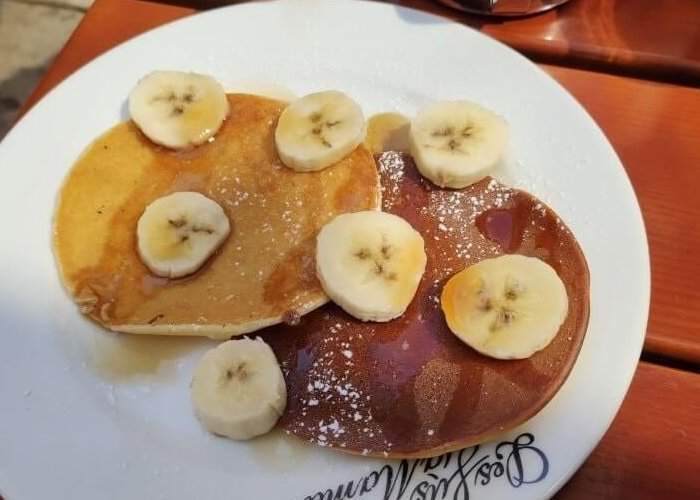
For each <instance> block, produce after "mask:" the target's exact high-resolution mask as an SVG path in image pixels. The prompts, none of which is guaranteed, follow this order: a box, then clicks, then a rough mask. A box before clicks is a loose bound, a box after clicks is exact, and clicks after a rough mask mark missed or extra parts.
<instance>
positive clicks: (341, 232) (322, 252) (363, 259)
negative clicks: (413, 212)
mask: <svg viewBox="0 0 700 500" xmlns="http://www.w3.org/2000/svg"><path fill="white" fill-rule="evenodd" d="M425 263H426V255H425V249H424V242H423V237H422V236H421V235H420V233H418V231H416V230H415V229H413V227H411V225H410V224H409V223H408V222H406V221H405V220H404V219H402V218H401V217H398V216H396V215H392V214H388V213H385V212H379V211H373V210H372V211H365V212H355V213H350V214H343V215H339V216H338V217H336V218H335V219H333V220H332V221H331V222H329V223H328V224H326V225H325V226H324V227H323V228H322V229H321V231H320V232H319V234H318V238H317V242H316V272H317V274H318V277H319V281H320V282H321V285H322V286H323V289H324V290H325V292H326V293H327V294H328V296H329V297H330V298H331V299H332V300H333V301H334V302H335V303H336V304H338V305H339V306H340V307H342V308H343V309H344V310H345V311H346V312H348V313H349V314H351V315H353V316H354V317H356V318H358V319H361V320H363V321H389V320H391V319H394V318H396V317H398V316H400V315H401V314H403V312H404V311H405V310H406V308H407V307H408V305H409V304H410V303H411V300H413V296H414V295H415V293H416V289H417V288H418V284H419V283H420V280H421V277H422V276H423V272H424V271H425Z"/></svg>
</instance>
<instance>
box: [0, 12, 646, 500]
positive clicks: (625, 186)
mask: <svg viewBox="0 0 700 500" xmlns="http://www.w3.org/2000/svg"><path fill="white" fill-rule="evenodd" d="M157 68H158V69H165V68H173V69H183V70H194V71H200V72H204V73H210V74H213V75H215V76H216V77H218V78H219V79H220V80H221V81H222V82H223V83H224V84H225V85H227V86H228V87H229V88H233V87H240V86H242V85H250V84H254V83H253V82H266V83H275V84H280V85H284V86H286V87H289V88H291V89H292V90H293V91H295V92H297V93H299V94H302V93H306V92H310V91H313V90H317V89H325V88H340V89H344V90H345V91H347V92H348V93H349V94H350V95H352V96H354V97H355V98H356V99H357V100H358V101H359V102H360V103H362V105H363V107H364V108H365V112H366V114H367V115H369V114H371V113H373V112H378V111H386V110H397V111H400V112H403V113H405V114H408V115H411V114H413V113H414V112H415V111H416V110H417V108H419V107H420V106H422V105H424V104H425V103H427V102H430V101H432V100H435V99H445V98H464V97H466V98H470V99H473V100H475V101H478V102H480V103H483V104H484V105H486V106H488V107H490V108H492V109H494V110H496V111H497V112H499V113H501V114H502V115H504V116H505V117H506V118H507V120H508V121H509V122H510V125H511V130H512V140H511V144H510V150H509V152H508V157H507V161H506V162H505V167H504V168H503V169H502V171H501V172H499V174H498V177H500V178H501V179H503V180H505V181H506V182H509V183H512V184H515V185H517V186H520V187H523V188H525V189H527V190H529V191H531V192H533V193H534V194H535V195H537V196H539V197H540V198H542V199H544V200H545V201H546V202H548V203H549V204H550V205H551V206H552V207H553V208H554V209H555V210H556V211H557V212H558V213H559V214H560V215H561V216H562V217H563V218H564V219H565V220H566V222H567V223H568V225H569V226H570V228H571V229H572V230H573V231H574V233H575V234H576V236H577V238H578V241H579V242H580V244H581V246H582V247H583V250H584V252H585V254H586V257H587V259H588V263H589V266H590V271H591V279H592V283H591V317H590V326H589V329H588V334H587V337H586V340H585V342H584V345H583V349H582V350H581V354H580V357H579V359H578V361H577V363H576V365H575V367H574V369H573V372H572V373H571V376H570V377H569V379H568V381H567V382H566V384H565V385H564V387H563V388H562V389H561V391H560V392H559V393H558V394H557V396H556V397H555V398H554V399H553V400H552V401H551V402H550V404H548V405H547V406H546V408H545V409H544V410H543V411H542V412H540V413H539V414H538V415H537V416H536V417H535V418H533V419H532V420H531V421H529V422H527V423H526V424H525V425H523V426H522V427H521V428H519V429H516V430H514V431H513V432H510V433H508V434H506V435H504V436H503V437H502V438H501V439H500V440H499V441H498V442H495V443H490V444H485V445H482V446H481V447H479V448H474V449H468V450H465V451H464V452H462V453H453V454H452V455H450V456H449V457H442V458H440V459H434V460H430V461H417V462H415V461H410V462H408V461H407V462H383V461H380V460H372V459H363V458H361V457H360V458H358V457H350V456H344V455H341V454H338V453H334V452H332V451H329V450H325V449H320V448H311V447H308V446H302V445H299V444H297V443H296V442H295V441H293V440H292V439H291V438H287V437H286V436H282V435H280V434H273V435H272V436H269V437H265V438H262V439H260V440H257V441H254V442H252V443H236V442H232V441H228V440H223V439H218V438H215V437H213V436H211V435H209V434H207V433H206V432H204V431H203V430H202V429H201V427H200V426H199V425H198V423H197V422H196V420H195V418H194V417H193V415H192V411H191V407H190V402H189V397H188V384H189V379H190V374H191V370H192V365H193V362H194V361H195V360H196V359H197V357H198V356H199V354H200V353H201V352H202V351H203V350H204V349H205V348H206V347H207V346H208V345H209V344H208V343H207V342H206V341H201V342H191V343H189V344H186V345H183V344H182V343H180V344H179V345H178V346H176V347H167V345H166V344H165V343H161V344H158V345H160V346H161V347H162V349H159V350H160V351H161V354H160V355H158V356H157V357H156V358H157V360H160V364H159V365H158V366H157V367H154V366H148V365H149V363H148V362H147V361H144V359H140V361H139V362H138V363H137V365H138V369H135V370H131V371H129V373H122V372H121V371H120V370H119V369H118V368H115V367H114V366H111V365H110V364H109V362H108V359H109V358H110V356H116V357H117V359H118V357H119V353H120V352H122V351H120V349H121V350H123V349H127V347H128V346H129V345H130V346H132V347H133V345H132V344H128V345H127V346H126V347H125V346H124V345H122V344H121V343H120V342H121V341H120V340H118V339H116V338H115V337H114V336H112V335H110V334H107V333H105V332H103V331H101V330H100V329H99V328H97V327H96V326H95V325H93V324H91V323H89V322H87V321H85V320H84V319H83V318H82V317H81V316H80V314H79V313H78V311H77V309H76V307H75V306H74V305H73V303H72V302H71V301H70V299H69V298H68V297H67V296H66V294H65V293H64V291H63V289H62V288H61V285H60V283H59V281H58V277H57V273H56V269H55V265H54V261H53V258H52V254H51V249H50V232H51V229H50V224H51V215H52V211H53V206H54V199H55V195H56V193H57V191H58V190H59V187H60V184H61V180H62V179H63V177H64V176H65V174H66V172H67V171H68V169H69V168H70V167H71V164H72V163H73V162H74V160H75V159H76V158H77V157H78V155H79V154H80V152H81V150H82V149H83V148H84V147H85V146H86V145H87V144H88V143H89V142H90V141H91V140H92V139H93V138H94V137H95V136H97V135H98V134H100V133H102V132H103V131H105V130H106V129H107V128H109V127H111V126H112V125H114V124H115V123H116V122H117V121H119V120H120V119H123V118H124V116H125V115H124V102H125V97H126V96H127V94H128V92H129V90H130V89H131V88H132V86H133V85H134V83H135V82H136V81H137V80H138V78H139V77H141V76H142V75H144V74H145V73H147V72H149V71H151V70H153V69H157ZM0 166H1V167H2V171H1V175H2V177H1V178H2V182H1V183H0V213H2V214H3V216H2V219H3V223H2V225H3V231H2V244H0V262H2V274H1V279H0V335H1V338H2V343H1V344H0V493H2V495H4V496H5V497H6V500H19V499H34V498H71V499H76V500H78V499H90V500H92V499H98V498H99V499H124V498H148V499H157V498H176V499H268V498H269V499H283V498H284V499H286V498H290V499H303V498H313V499H319V500H321V499H325V498H329V499H330V498H337V499H342V498H350V497H351V496H353V495H354V498H385V499H391V500H395V499H399V498H401V499H408V498H411V499H414V498H424V497H425V498H433V497H431V496H430V494H431V492H432V491H434V490H433V489H432V488H438V490H437V492H438V495H437V496H436V498H443V496H440V495H442V493H443V492H444V491H446V492H447V494H446V495H445V498H447V497H449V498H467V493H468V495H469V498H490V499H497V498H541V497H546V496H549V495H551V494H553V493H554V492H555V491H556V490H557V489H558V488H559V487H560V486H562V484H563V483H564V482H565V481H566V480H567V479H568V478H569V477H570V475H571V474H573V472H574V471H575V470H576V469H577V467H578V466H579V465H580V464H581V463H582V461H583V460H584V459H585V458H586V456H587V455H588V454H589V453H590V451H591V450H592V449H593V447H594V446H595V445H596V443H597V442H598V440H599V439H600V438H601V436H602V435H603V433H604V432H605V430H606V429H607V427H608V425H609V424H610V422H611V420H612V418H613V416H614V415H615V412H616V411H617V409H618V407H619V405H620V403H621V401H622V398H623V396H624V394H625V392H626V390H627V387H628V385H629V382H630V379H631V377H632V374H633V372H634V369H635V367H636V364H637V359H638V356H639V352H640V349H641V345H642V339H643V335H644V331H645V325H646V320H647V311H648V303H649V261H648V251H647V244H646V238H645V234H644V228H643V225H642V219H641V216H640V212H639V208H638V205H637V202H636V199H635V196H634V193H633V191H632V189H631V187H630V184H629V181H628V179H627V177H626V176H625V172H624V170H623V168H622V165H621V164H620V162H619V160H618V159H617V156H616V155H615V152H614V151H613V149H612V148H611V147H610V144H609V143H608V142H607V140H606V139H605V137H604V136H603V134H602V133H601V131H600V130H599V129H598V127H597V126H596V124H595V123H594V122H593V120H592V119H591V118H590V117H589V116H588V115H587V114H586V112H585V111H584V110H583V109H582V108H581V106H580V105H579V104H577V103H576V101H574V99H573V98H572V97H571V96H570V95H569V94H568V93H567V92H566V91H564V90H563V89H562V88H561V87H560V86H559V85H558V84H557V83H555V82H554V81H553V80H552V79H551V78H550V77H548V76H547V75H546V74H545V73H543V72H542V71H540V70H539V69H538V68H537V67H536V66H535V65H533V64H531V63H530V62H528V61H527V60H526V59H524V58H523V57H521V56H519V55H518V54H517V53H515V52H514V51H512V50H510V49H508V48H506V47H504V46H503V45H501V44H499V43H497V42H495V41H493V40H491V39H489V38H487V37H485V36H483V35H481V34H479V33H478V32H476V31H472V30H470V29H467V28H464V27H463V26H460V25H457V24H454V23H451V22H448V21H445V20H442V19H440V18H437V17H432V16H428V15H424V14H421V13H418V12H416V11H412V10H405V9H401V8H396V7H392V6H389V5H385V4H377V3H365V2H359V1H333V0H289V1H279V2H264V3H248V4H244V5H240V6H235V7H230V8H225V9H220V10H215V11H211V12H207V13H204V14H201V15H198V16H193V17H190V18H188V19H184V20H182V21H179V22H175V23H172V24H169V25H166V26H163V27H161V28H159V29H157V30H154V31H152V32H149V33H147V34H145V35H142V36H140V37H137V38H135V39H133V40H131V41H129V42H128V43H126V44H123V45H121V46H119V47H117V48H116V49H114V50H112V51H110V52H108V53H107V54H105V55H103V56H101V57H99V58H98V59H96V60H95V61H93V62H91V63H90V64H88V65H87V66H85V67H84V68H82V69H81V70H80V71H78V72H77V73H76V74H75V75H73V76H72V77H70V78H68V79H67V80H66V81H65V82H64V83H63V84H61V85H59V86H58V87H57V88H56V89H55V90H54V91H53V92H51V93H50V94H49V95H48V96H47V97H46V98H44V99H43V100H42V101H41V102H40V103H39V104H38V105H37V106H36V107H35V108H34V109H33V110H32V111H31V112H30V113H29V114H28V115H27V116H26V117H25V118H24V119H23V120H22V121H21V123H19V124H18V125H17V126H16V127H15V128H14V130H12V132H10V134H9V135H8V136H7V137H6V139H5V140H4V141H3V143H2V145H1V146H0ZM85 244H88V245H89V244H90V242H88V241H86V242H85ZM623 263H624V265H623ZM154 342H155V341H154ZM149 345H150V344H136V349H137V350H139V349H141V348H143V349H146V348H147V347H148V346H149ZM151 348H152V346H151ZM127 350H128V349H127ZM132 350H133V349H132ZM148 352H151V353H152V352H157V351H154V350H153V349H151V350H149V351H148ZM132 356H133V353H132ZM531 439H532V440H534V441H533V442H530V440H531ZM499 442H502V443H503V444H501V446H500V447H498V446H497V445H498V444H499ZM350 481H352V483H349V482H350ZM339 487H340V488H342V491H340V493H338V491H339V490H338V488H339ZM327 490H330V491H328V492H327ZM443 490H444V491H443ZM421 492H424V493H426V495H423V496H421V495H422V493H421ZM334 495H336V496H334ZM412 495H413V496H412Z"/></svg>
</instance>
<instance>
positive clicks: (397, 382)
mask: <svg viewBox="0 0 700 500" xmlns="http://www.w3.org/2000/svg"><path fill="white" fill-rule="evenodd" d="M378 163H379V167H380V174H381V182H382V194H383V205H384V209H385V210H386V211H389V212H392V213H394V214H397V215H399V216H401V217H403V218H405V219H406V220H408V221H409V222H410V223H411V224H412V225H413V226H414V227H415V228H416V229H417V230H418V231H420V233H421V234H422V235H423V237H424V239H425V243H426V253H427V256H428V264H427V268H426V273H425V275H424V277H423V280H422V282H421V285H420V287H419V289H418V292H417V294H416V297H415V299H414V300H413V302H412V303H411V305H410V306H409V308H408V310H407V311H406V313H405V314H404V315H403V316H402V317H400V318H399V319H397V320H394V321H391V322H389V323H363V322H361V321H358V320H356V319H354V318H352V317H351V316H349V315H347V314H346V313H344V312H343V311H342V310H341V309H340V308H338V307H337V306H335V305H332V304H331V305H328V306H326V307H324V308H322V309H319V310H316V311H314V312H313V313H311V314H309V315H307V316H305V317H304V318H302V320H301V323H300V324H299V325H298V326H288V325H279V326H276V327H272V328H269V329H267V330H265V331H264V333H265V335H264V338H265V340H266V341H268V342H269V343H270V344H271V345H272V346H273V349H274V350H275V353H276V354H277V356H278V358H279V360H280V362H281V363H282V365H283V370H284V372H285V376H286V380H287V390H288V406H287V410H286V413H285V414H284V415H283V417H282V419H281V420H280V425H281V426H282V427H283V428H284V429H285V430H286V431H288V432H289V433H291V434H294V435H296V436H298V437H300V438H302V439H304V440H307V441H310V442H312V443H315V444H318V445H321V446H328V447H333V448H337V449H340V450H342V451H347V452H351V453H361V454H368V455H376V456H391V457H410V456H431V455H437V454H440V453H443V452H445V451H449V450H453V449H457V448H461V447H465V446H469V445H472V444H474V443H477V442H481V441H483V440H485V439H487V438H489V437H492V436H494V435H496V434H498V433H500V432H502V431H505V430H507V429H509V428H512V427H514V426H516V425H518V424H520V423H522V422H524V421H525V420H526V419H528V418H529V417H531V416H532V415H534V414H535V413H536V412H537V411H538V410H540V409H541V408H542V407H543V406H544V405H545V404H546V403H547V401H549V400H550V399H551V398H552V397H553V396H554V394H555V392H556V391H557V389H558V388H559V387H560V386H561V384H562V383H563V382H564V380H565V379H566V376H567V375H568V373H569V371H570V369H571V367H572V366H573V363H574V361H575V359H576V356H577V355H578V352H579V349H580V347H581V343H582V341H583V337H584V335H585V332H586V327H587V324H588V312H589V300H588V293H589V278H588V269H587V266H586V262H585V259H584V256H583V254H582V252H581V250H580V248H579V246H578V244H577V243H576V240H575V239H574V237H573V235H572V234H571V232H570V231H569V230H568V229H567V228H566V227H565V226H564V225H563V223H562V222H561V221H560V220H559V218H558V217H557V215H556V214H555V213H554V212H553V211H551V210H550V209H549V208H547V207H546V206H545V205H544V204H542V203H541V202H539V201H538V200H537V199H535V198H534V197H532V196H531V195H529V194H527V193H524V192H521V191H517V190H514V189H510V188H507V187H505V186H503V185H501V184H499V183H497V182H496V181H495V180H492V179H485V180H483V181H482V182H479V183H477V184H475V185H473V186H471V187H469V188H467V189H464V190H461V191H453V190H443V189H439V188H437V187H435V186H434V185H432V184H430V183H429V182H427V181H425V180H424V179H422V178H421V177H420V175H419V174H418V172H417V171H416V169H415V166H414V164H413V162H412V160H411V159H410V157H408V156H407V155H404V154H401V153H393V152H388V153H384V154H383V155H380V156H379V157H378ZM504 253H520V254H524V255H529V256H535V257H538V258H540V259H542V260H544V261H545V262H547V263H548V264H550V265H551V266H553V267H554V269H555V270H556V271H557V273H558V274H559V276H560V277H561V278H562V280H563V282H564V284H565V286H566V289H567V292H568V296H569V313H568V316H567V319H566V321H565V322H564V324H563V325H562V327H561V329H560V330H559V333H558V334H557V336H556V337H555V338H554V340H553V341H552V343H551V344H550V345H549V346H548V347H546V348H545V349H544V350H542V351H540V352H538V353H536V354H534V355H533V356H532V357H530V358H528V359H524V360H507V361H505V360H497V359H492V358H488V357H486V356H483V355H481V354H479V353H477V352H476V351H474V350H473V349H471V348H470V347H468V346H466V345H465V344H463V343H462V342H461V341H460V340H458V339H457V338H456V337H455V336H454V335H453V334H452V333H451V332H450V330H449V329H448V327H447V325H446V323H445V321H444V317H443V314H442V311H441V309H440V304H439V296H440V292H441V290H442V286H443V284H444V283H445V282H446V280H447V279H449V277H450V276H452V275H453V274H454V273H455V272H457V271H459V270H461V269H463V268H464V267H466V266H468V265H471V264H474V263H476V262H478V261H480V260H482V259H485V258H488V257H494V256H498V255H502V254H504Z"/></svg>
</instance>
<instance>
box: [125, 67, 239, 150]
mask: <svg viewBox="0 0 700 500" xmlns="http://www.w3.org/2000/svg"><path fill="white" fill-rule="evenodd" d="M129 113H130V114H131V118H132V119H133V120H134V123H136V125H137V126H138V127H139V128H140V129H141V131H142V132H143V133H144V134H145V135H146V136H147V137H148V138H149V139H151V140H152V141H153V142H155V143H157V144H161V145H163V146H166V147H169V148H173V149H180V148H187V147H190V146H196V145H198V144H202V143H204V142H206V141H207V140H209V138H211V137H212V136H213V135H214V134H216V132H218V130H219V128H221V125H222V124H223V123H224V120H225V119H226V117H227V116H228V113H229V105H228V99H227V98H226V93H225V92H224V89H223V87H222V86H221V85H220V84H219V82H217V81H216V80H214V79H213V78H212V77H210V76H206V75H200V74H197V73H184V72H181V71H154V72H152V73H149V74H148V75H146V76H145V77H144V78H142V79H141V81H139V83H138V84H137V85H136V87H134V90H132V91H131V94H130V95H129Z"/></svg>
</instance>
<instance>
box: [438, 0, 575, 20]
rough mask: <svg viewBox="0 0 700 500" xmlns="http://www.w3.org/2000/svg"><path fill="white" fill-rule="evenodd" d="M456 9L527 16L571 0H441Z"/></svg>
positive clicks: (478, 12) (496, 14)
mask: <svg viewBox="0 0 700 500" xmlns="http://www.w3.org/2000/svg"><path fill="white" fill-rule="evenodd" d="M439 1H440V2H441V3H443V4H445V5H449V6H450V7H454V8H455V9H459V10H463V11H465V12H471V13H473V14H486V15H489V16H525V15H528V14H535V13H537V12H544V11H545V10H549V9H553V8H554V7H556V6H558V5H561V4H563V3H565V2H568V1H569V0H439Z"/></svg>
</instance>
